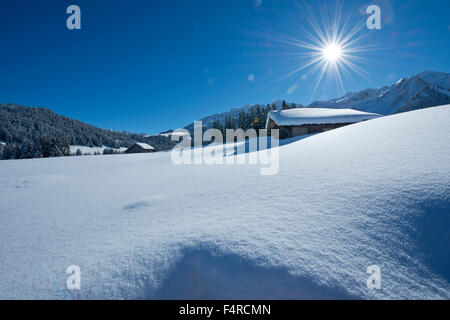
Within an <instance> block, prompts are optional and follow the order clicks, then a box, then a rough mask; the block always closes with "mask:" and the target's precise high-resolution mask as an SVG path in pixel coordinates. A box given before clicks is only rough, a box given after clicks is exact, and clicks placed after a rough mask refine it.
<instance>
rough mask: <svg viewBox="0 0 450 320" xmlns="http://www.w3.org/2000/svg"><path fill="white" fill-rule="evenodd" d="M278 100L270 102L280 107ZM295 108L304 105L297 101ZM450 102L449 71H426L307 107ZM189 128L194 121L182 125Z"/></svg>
mask: <svg viewBox="0 0 450 320" xmlns="http://www.w3.org/2000/svg"><path fill="white" fill-rule="evenodd" d="M282 101H283V100H281V99H278V100H275V101H274V102H272V103H269V105H270V106H272V105H275V106H276V107H277V109H280V108H281V105H282ZM287 104H288V105H293V104H295V106H296V107H303V105H302V104H299V103H292V102H291V103H287ZM445 104H450V74H449V73H445V72H437V71H430V70H426V71H423V72H421V73H419V74H416V75H414V76H412V77H410V78H401V79H400V80H399V81H397V82H396V83H395V84H392V85H390V86H383V87H381V88H378V89H373V88H367V89H364V90H361V91H358V92H347V93H346V94H344V95H343V96H341V97H338V98H334V99H330V100H326V101H321V100H317V101H314V102H312V103H310V104H309V105H307V106H305V107H307V108H333V109H343V108H350V109H355V110H359V111H365V112H372V113H379V114H383V115H391V114H395V113H400V112H407V111H412V110H417V109H423V108H429V107H433V106H437V105H445ZM258 105H259V106H262V107H264V106H265V104H255V105H253V106H252V105H249V104H247V105H245V106H243V107H241V108H232V109H230V110H229V111H225V112H222V113H216V114H213V115H209V116H206V117H203V118H201V119H200V121H202V122H203V125H204V126H205V127H211V126H212V123H213V122H214V121H217V120H220V121H221V122H222V123H224V122H225V118H226V117H232V118H234V119H237V116H238V115H239V113H240V112H241V111H245V112H248V111H249V110H250V108H251V107H257V106H258ZM184 128H185V129H188V130H189V129H192V128H193V123H191V124H189V125H187V126H186V127H184Z"/></svg>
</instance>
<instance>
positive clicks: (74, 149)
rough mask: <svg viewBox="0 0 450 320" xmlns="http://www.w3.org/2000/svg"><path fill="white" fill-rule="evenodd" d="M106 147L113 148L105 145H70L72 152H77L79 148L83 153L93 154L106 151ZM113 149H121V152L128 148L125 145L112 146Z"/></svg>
mask: <svg viewBox="0 0 450 320" xmlns="http://www.w3.org/2000/svg"><path fill="white" fill-rule="evenodd" d="M105 149H111V148H109V147H107V146H103V147H86V146H70V153H71V154H75V153H76V152H77V150H80V151H81V153H82V154H83V155H93V154H96V153H100V154H103V151H105ZM112 150H114V151H119V152H125V150H127V148H124V147H121V148H119V149H114V148H112Z"/></svg>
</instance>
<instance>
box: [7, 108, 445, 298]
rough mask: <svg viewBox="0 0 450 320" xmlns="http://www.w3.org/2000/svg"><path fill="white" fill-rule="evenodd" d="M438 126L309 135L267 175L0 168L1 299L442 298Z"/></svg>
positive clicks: (130, 164)
mask: <svg viewBox="0 0 450 320" xmlns="http://www.w3.org/2000/svg"><path fill="white" fill-rule="evenodd" d="M449 121H450V106H442V107H436V108H430V109H425V110H420V111H414V112H409V113H403V114H399V115H394V116H389V117H384V118H378V119H374V120H370V121H366V122H362V123H358V124H354V125H350V126H346V127H343V128H340V129H336V130H332V131H328V132H325V133H321V134H318V135H315V136H312V137H309V138H306V139H303V140H300V141H296V142H293V143H290V144H287V145H284V146H281V147H280V148H279V151H280V171H279V173H278V174H277V175H275V176H260V175H259V168H258V167H256V166H254V165H253V166H252V165H235V166H226V165H223V166H220V165H215V166H207V165H205V166H199V165H197V166H196V165H179V166H176V165H173V164H172V163H171V162H170V154H169V153H155V154H135V155H117V156H98V157H73V158H55V159H35V160H14V161H3V162H1V163H0V192H1V197H0V202H1V206H0V257H1V262H0V298H3V299H12V298H24V299H35V298H41V299H49V298H56V299H70V298H74V299H88V298H100V299H108V298H125V299H130V298H137V299H140V298H142V299H145V298H296V299H298V298H318V299H319V298H343V299H345V298H362V299H371V298H375V299H378V298H379V299H392V298H398V299H430V298H441V299H448V298H449V297H450V285H449V281H450V256H449V250H448V243H449V240H450V239H449V237H450V233H449V230H450V228H449V227H450V223H449V222H450V219H449V217H450V216H449V213H450V149H449V148H448V141H449V140H448V139H449V135H450V126H449V125H448V123H449ZM69 265H78V266H80V268H81V279H82V280H81V290H68V289H67V288H66V279H67V277H68V274H66V269H67V267H68V266H69ZM371 265H378V266H379V267H380V269H381V277H382V278H381V279H382V282H381V289H380V290H373V289H367V287H366V280H367V277H368V276H369V275H368V274H367V272H366V271H367V267H368V266H371Z"/></svg>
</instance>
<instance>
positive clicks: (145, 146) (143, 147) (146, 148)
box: [136, 142, 155, 150]
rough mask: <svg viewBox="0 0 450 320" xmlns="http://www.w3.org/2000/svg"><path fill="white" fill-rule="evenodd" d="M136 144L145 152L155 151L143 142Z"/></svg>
mask: <svg viewBox="0 0 450 320" xmlns="http://www.w3.org/2000/svg"><path fill="white" fill-rule="evenodd" d="M136 144H137V145H138V146H139V147H141V148H142V149H145V150H155V148H153V147H152V146H151V145H149V144H146V143H143V142H136Z"/></svg>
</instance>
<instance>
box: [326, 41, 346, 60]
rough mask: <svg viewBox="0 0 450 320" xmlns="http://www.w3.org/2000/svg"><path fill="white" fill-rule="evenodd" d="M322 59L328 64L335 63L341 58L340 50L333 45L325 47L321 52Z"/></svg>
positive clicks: (337, 46)
mask: <svg viewBox="0 0 450 320" xmlns="http://www.w3.org/2000/svg"><path fill="white" fill-rule="evenodd" d="M322 55H323V57H324V58H325V59H326V60H327V61H329V62H335V61H337V60H339V58H340V57H341V56H342V49H341V47H340V46H339V45H337V44H335V43H330V44H328V45H326V46H325V47H324V48H323V50H322Z"/></svg>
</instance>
